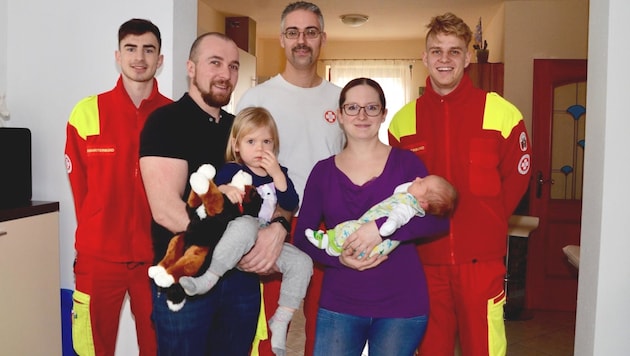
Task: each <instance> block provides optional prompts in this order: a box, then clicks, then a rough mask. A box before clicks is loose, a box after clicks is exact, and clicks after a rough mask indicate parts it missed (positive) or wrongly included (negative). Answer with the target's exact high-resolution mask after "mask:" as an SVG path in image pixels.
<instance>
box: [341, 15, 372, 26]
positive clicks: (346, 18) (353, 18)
mask: <svg viewBox="0 0 630 356" xmlns="http://www.w3.org/2000/svg"><path fill="white" fill-rule="evenodd" d="M339 18H341V22H343V23H344V24H346V25H348V26H350V27H359V26H361V25H363V24H364V23H366V22H367V20H368V17H367V16H366V15H360V14H347V15H341V16H339Z"/></svg>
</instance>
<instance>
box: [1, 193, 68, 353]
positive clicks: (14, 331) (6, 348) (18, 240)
mask: <svg viewBox="0 0 630 356" xmlns="http://www.w3.org/2000/svg"><path fill="white" fill-rule="evenodd" d="M51 204H52V205H51V206H48V207H47V208H46V209H44V210H42V209H38V208H37V207H28V208H23V209H22V210H23V211H22V212H18V214H17V215H18V216H17V217H16V216H11V213H12V212H14V211H15V209H13V210H12V211H9V212H8V213H7V210H0V281H2V293H0V320H1V321H0V355H46V356H49V355H53V356H54V355H61V353H62V346H61V318H60V315H61V309H60V305H61V303H60V289H59V288H60V287H59V211H58V210H59V204H58V203H51ZM40 208H41V207H40ZM29 209H30V210H29ZM47 210H53V211H47ZM7 214H8V215H7ZM31 214H34V215H31Z"/></svg>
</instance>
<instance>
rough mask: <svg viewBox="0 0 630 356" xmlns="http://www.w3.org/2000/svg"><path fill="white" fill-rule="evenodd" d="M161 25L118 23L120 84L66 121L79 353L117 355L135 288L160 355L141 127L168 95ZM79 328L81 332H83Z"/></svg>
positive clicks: (144, 330)
mask: <svg viewBox="0 0 630 356" xmlns="http://www.w3.org/2000/svg"><path fill="white" fill-rule="evenodd" d="M161 44H162V41H161V36H160V30H159V29H158V28H157V26H155V25H154V24H153V23H151V22H150V21H147V20H143V19H131V20H129V21H127V22H125V23H124V24H122V25H121V26H120V28H119V30H118V50H117V51H116V62H117V63H118V65H119V66H120V71H121V75H120V77H119V78H118V82H117V83H116V87H114V89H112V90H110V91H108V92H105V93H101V94H98V95H94V96H89V97H87V98H85V99H83V100H81V101H80V102H79V103H77V105H76V106H75V107H74V109H73V110H72V113H71V114H70V119H69V120H68V125H67V138H66V149H65V153H66V168H67V171H68V177H69V178H70V185H71V187H72V194H73V197H74V207H75V211H76V217H77V230H76V233H75V250H76V259H75V265H74V274H75V284H76V287H75V292H74V295H73V299H74V306H73V320H72V329H73V335H75V337H74V339H73V340H74V348H75V350H76V351H77V353H79V354H81V355H94V354H96V355H113V354H114V351H115V348H116V336H117V333H118V322H119V317H120V309H121V307H122V303H123V299H124V297H125V294H126V293H129V297H130V298H129V299H130V302H131V311H132V313H133V314H134V319H135V322H136V333H137V337H138V346H139V351H140V355H156V354H157V349H156V339H155V331H154V328H153V325H152V322H151V309H152V297H151V287H150V284H149V278H148V276H147V270H148V268H149V266H151V263H152V262H153V247H152V241H151V212H150V210H149V204H148V202H147V197H146V194H145V191H144V185H143V184H142V177H141V176H140V168H139V163H138V162H139V142H140V131H141V130H142V127H143V126H144V122H145V121H146V119H147V117H148V116H149V114H150V113H151V112H153V110H155V109H156V108H158V107H160V106H162V105H165V104H168V103H170V102H171V100H170V99H168V98H166V97H165V96H163V95H162V94H160V92H159V91H158V85H157V80H156V79H155V78H154V76H155V72H156V71H157V69H158V68H159V67H160V66H161V65H162V61H163V56H162V54H160V47H161ZM77 335H80V337H77Z"/></svg>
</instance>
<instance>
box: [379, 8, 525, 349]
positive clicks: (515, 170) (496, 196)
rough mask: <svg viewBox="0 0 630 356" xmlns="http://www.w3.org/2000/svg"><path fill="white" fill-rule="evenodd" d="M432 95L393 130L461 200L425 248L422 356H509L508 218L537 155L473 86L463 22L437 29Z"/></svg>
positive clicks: (436, 21)
mask: <svg viewBox="0 0 630 356" xmlns="http://www.w3.org/2000/svg"><path fill="white" fill-rule="evenodd" d="M428 28H429V31H428V33H427V40H426V52H425V53H424V55H423V62H424V64H425V65H426V66H427V68H428V70H429V78H427V81H426V90H425V92H424V94H423V95H422V96H421V97H419V98H418V99H417V100H416V101H414V102H411V103H409V104H407V105H406V106H405V107H403V108H402V109H401V110H400V111H399V112H398V113H397V114H396V115H395V116H394V118H393V120H392V122H391V124H390V127H389V140H390V144H391V145H392V146H397V147H404V148H407V149H410V150H412V151H413V152H415V153H416V154H417V155H418V156H419V157H420V158H422V160H423V161H424V162H425V163H426V165H427V167H428V169H429V171H430V173H431V174H437V175H440V176H443V177H445V178H446V179H448V180H449V182H451V183H452V184H453V185H454V186H455V188H456V189H457V191H458V193H459V201H458V206H457V208H456V210H455V213H454V215H453V216H452V218H451V222H450V232H449V234H448V235H447V236H443V237H441V238H437V239H434V240H432V241H430V242H426V243H421V244H419V245H418V252H419V254H420V256H421V258H422V262H423V263H424V266H425V272H426V276H427V283H428V285H429V296H430V310H431V312H430V314H429V315H430V316H429V324H428V327H427V332H426V334H425V337H424V340H423V342H422V344H421V347H420V354H422V355H431V356H436V355H450V356H452V355H453V352H454V347H455V338H456V337H457V336H459V341H460V344H461V348H462V351H463V354H464V355H505V352H506V338H505V324H504V321H503V305H504V304H505V290H504V284H503V280H504V276H505V272H506V270H505V265H504V256H505V253H506V241H507V240H506V239H507V227H508V219H509V217H510V215H511V214H512V212H513V211H514V209H515V208H516V206H517V205H518V202H519V200H520V199H521V197H522V196H523V193H524V192H525V190H526V189H527V185H528V182H529V176H530V163H531V162H530V160H531V150H530V143H529V139H528V137H527V132H526V130H525V124H524V122H523V118H522V115H521V113H520V112H519V110H518V109H517V108H516V107H514V106H513V105H512V104H510V103H509V102H508V101H506V100H505V99H503V98H502V97H500V96H499V95H497V94H496V93H488V92H486V91H483V90H481V89H478V88H475V87H473V84H472V81H471V80H470V78H469V77H468V75H467V74H465V73H464V69H465V68H466V67H467V66H468V64H469V63H470V56H471V54H470V52H469V50H468V46H469V44H470V40H471V37H472V32H471V30H470V28H469V27H468V26H467V25H466V24H465V23H464V22H463V21H462V20H461V19H460V18H458V17H457V16H455V15H453V14H451V13H447V14H444V15H441V16H436V17H434V18H433V19H432V21H431V23H430V24H429V25H428Z"/></svg>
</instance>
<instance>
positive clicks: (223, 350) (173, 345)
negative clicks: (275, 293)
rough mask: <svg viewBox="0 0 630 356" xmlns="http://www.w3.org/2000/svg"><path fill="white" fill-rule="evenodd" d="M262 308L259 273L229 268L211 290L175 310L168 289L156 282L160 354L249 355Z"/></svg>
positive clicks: (154, 293) (156, 324)
mask: <svg viewBox="0 0 630 356" xmlns="http://www.w3.org/2000/svg"><path fill="white" fill-rule="evenodd" d="M259 310H260V283H259V279H258V276H257V275H256V274H252V273H245V272H242V271H239V270H237V269H233V270H231V271H228V272H227V273H226V274H225V275H224V276H223V277H221V279H220V280H219V282H218V283H217V285H215V286H214V288H212V290H210V292H208V293H207V294H204V295H201V296H195V297H189V298H188V299H187V300H186V304H185V305H184V307H183V308H182V309H181V310H179V311H177V312H174V311H171V310H170V309H169V308H168V306H167V304H166V292H165V291H163V290H159V289H158V288H157V287H156V286H155V284H153V314H152V317H153V322H154V323H155V331H156V335H157V342H158V355H160V356H175V355H177V356H180V355H186V356H196V355H199V356H207V355H218V356H219V355H220V356H223V355H234V356H241V355H242V356H246V355H248V354H249V349H250V347H251V345H252V341H253V340H254V334H255V333H256V324H257V321H258V312H259Z"/></svg>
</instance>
